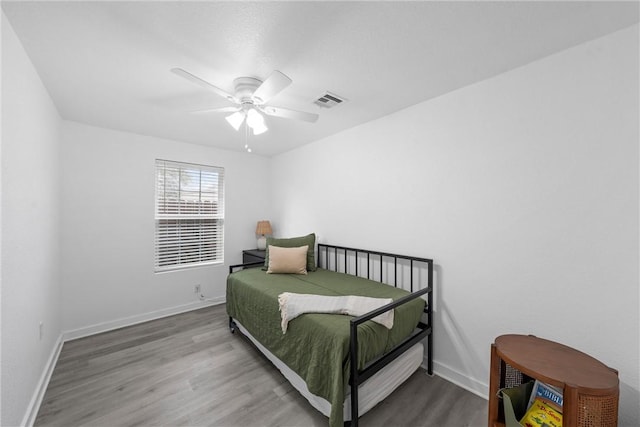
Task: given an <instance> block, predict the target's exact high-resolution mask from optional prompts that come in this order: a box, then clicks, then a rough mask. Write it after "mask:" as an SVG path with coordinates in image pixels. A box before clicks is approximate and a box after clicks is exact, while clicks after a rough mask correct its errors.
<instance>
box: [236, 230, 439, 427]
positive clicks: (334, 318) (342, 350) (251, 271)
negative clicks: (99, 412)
mask: <svg viewBox="0 0 640 427" xmlns="http://www.w3.org/2000/svg"><path fill="white" fill-rule="evenodd" d="M314 239H315V236H314ZM295 242H296V241H295V240H294V244H295ZM309 247H310V248H312V249H311V250H309V251H308V253H309V255H310V256H309V267H310V268H309V271H308V274H304V275H301V274H268V273H267V272H266V271H264V269H263V268H264V267H263V264H262V263H259V264H258V263H254V264H243V265H234V266H231V267H230V270H229V273H230V274H229V276H228V279H227V312H228V314H229V327H230V328H231V331H232V332H235V331H236V330H240V332H242V334H244V335H245V336H247V337H248V338H249V339H250V340H251V341H252V342H253V343H254V344H255V346H256V347H257V348H258V349H259V350H260V351H261V352H262V353H263V354H264V355H265V356H266V357H267V358H268V359H269V360H271V361H272V362H273V364H274V365H275V366H276V367H277V368H278V369H279V370H280V371H281V372H282V373H283V374H284V376H285V377H286V378H287V379H288V380H289V382H291V384H292V385H293V386H294V387H295V388H296V389H297V390H298V391H299V392H300V393H301V394H302V395H303V396H304V397H305V398H307V400H309V402H310V403H311V404H312V405H313V406H314V407H315V408H316V409H318V410H319V411H320V412H322V413H323V414H325V415H327V416H328V417H329V424H330V426H331V427H340V426H342V425H343V422H344V421H346V420H350V421H351V425H352V426H357V424H358V417H359V416H362V415H363V414H364V413H365V412H366V411H368V410H369V409H370V408H371V407H373V406H375V404H377V403H378V402H380V401H381V400H382V399H384V398H385V397H386V396H387V395H389V394H390V393H391V392H392V391H393V390H394V389H395V388H396V387H398V386H399V385H400V384H401V383H402V382H403V381H404V380H405V379H407V378H408V377H409V376H410V375H411V374H412V373H413V372H414V371H415V370H416V369H417V368H418V367H419V366H420V365H421V364H422V362H423V360H424V356H423V354H424V352H426V359H427V363H426V365H427V366H426V367H427V372H428V373H429V374H430V375H431V374H432V373H433V362H432V355H433V352H432V306H433V300H432V294H433V286H432V285H433V261H432V260H430V259H426V258H417V257H411V256H403V255H397V254H391V253H384V252H379V251H369V250H364V249H355V248H347V247H342V246H332V245H326V244H318V245H317V257H316V253H315V250H314V249H313V248H314V245H313V244H311V245H310V246H309ZM268 263H269V258H268V255H267V260H266V263H265V265H268ZM312 264H313V265H312ZM252 267H253V268H252ZM284 292H296V293H299V294H313V295H323V296H334V295H360V296H368V297H375V298H391V299H392V300H393V302H391V303H389V304H386V305H384V306H382V307H380V308H377V309H375V310H373V311H371V312H367V313H365V314H363V315H360V316H357V317H352V316H344V315H336V314H325V313H308V314H303V315H301V316H299V317H297V318H296V319H294V320H292V321H290V322H289V324H288V328H287V330H286V333H283V330H282V324H281V320H282V319H281V316H280V311H279V304H278V296H279V295H281V294H282V293H284ZM390 310H394V312H393V314H394V320H393V327H392V328H391V329H387V328H386V327H385V326H383V325H381V324H378V323H375V322H374V321H372V320H371V319H374V318H377V317H378V316H380V315H382V314H383V313H387V312H389V311H390ZM374 320H375V319H374ZM425 345H426V349H425ZM300 349H304V351H300Z"/></svg>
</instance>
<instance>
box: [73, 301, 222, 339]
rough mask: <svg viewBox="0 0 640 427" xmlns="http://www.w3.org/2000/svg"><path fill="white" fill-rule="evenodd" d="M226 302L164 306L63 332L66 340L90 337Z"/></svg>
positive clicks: (200, 302)
mask: <svg viewBox="0 0 640 427" xmlns="http://www.w3.org/2000/svg"><path fill="white" fill-rule="evenodd" d="M224 302H225V297H219V298H209V299H207V300H205V301H196V302H192V303H188V304H183V305H178V306H176V307H170V308H163V309H162V310H156V311H150V312H148V313H143V314H136V315H135V316H129V317H123V318H120V319H116V320H110V321H108V322H102V323H97V324H95V325H91V326H86V327H83V328H78V329H74V330H71V331H66V332H64V333H63V336H64V341H71V340H75V339H78V338H83V337H88V336H90V335H95V334H99V333H102V332H107V331H111V330H114V329H119V328H123V327H125V326H132V325H135V324H138V323H143V322H148V321H149V320H154V319H160V318H162V317H167V316H173V315H174V314H180V313H184V312H187V311H192V310H197V309H199V308H204V307H208V306H211V305H218V304H222V303H224Z"/></svg>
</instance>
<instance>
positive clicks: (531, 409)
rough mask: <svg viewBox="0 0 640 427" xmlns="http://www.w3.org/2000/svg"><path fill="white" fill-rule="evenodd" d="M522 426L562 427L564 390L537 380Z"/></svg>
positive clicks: (521, 421)
mask: <svg viewBox="0 0 640 427" xmlns="http://www.w3.org/2000/svg"><path fill="white" fill-rule="evenodd" d="M520 424H522V425H523V426H524V427H562V390H560V389H558V388H556V387H553V386H550V385H549V384H545V383H543V382H542V381H538V380H536V382H535V384H534V385H533V390H532V391H531V397H530V398H529V404H528V409H527V412H526V413H525V415H524V417H522V420H520Z"/></svg>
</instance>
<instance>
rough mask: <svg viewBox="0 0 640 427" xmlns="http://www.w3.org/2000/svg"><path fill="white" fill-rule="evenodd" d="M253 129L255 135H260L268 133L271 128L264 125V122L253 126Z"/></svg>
mask: <svg viewBox="0 0 640 427" xmlns="http://www.w3.org/2000/svg"><path fill="white" fill-rule="evenodd" d="M251 129H253V134H254V135H260V134H261V133H265V132H266V131H268V130H269V128H268V127H267V126H266V125H265V124H264V122H262V123H258V124H257V125H255V126H252V127H251Z"/></svg>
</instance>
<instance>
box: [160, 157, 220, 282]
mask: <svg viewBox="0 0 640 427" xmlns="http://www.w3.org/2000/svg"><path fill="white" fill-rule="evenodd" d="M155 211H156V212H155V220H156V238H155V255H156V256H155V270H156V271H164V270H171V269H177V268H184V267H192V266H200V265H206V264H213V263H222V262H224V169H223V168H219V167H214V166H203V165H194V164H190V163H178V162H171V161H167V160H156V208H155Z"/></svg>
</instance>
